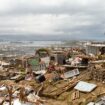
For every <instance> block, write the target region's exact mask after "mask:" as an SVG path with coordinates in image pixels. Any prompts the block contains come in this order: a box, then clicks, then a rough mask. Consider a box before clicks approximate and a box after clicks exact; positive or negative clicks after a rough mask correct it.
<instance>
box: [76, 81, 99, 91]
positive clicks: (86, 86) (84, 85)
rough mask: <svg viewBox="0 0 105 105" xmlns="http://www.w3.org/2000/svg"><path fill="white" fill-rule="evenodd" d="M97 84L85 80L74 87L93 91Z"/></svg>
mask: <svg viewBox="0 0 105 105" xmlns="http://www.w3.org/2000/svg"><path fill="white" fill-rule="evenodd" d="M96 87H97V85H95V84H92V83H87V82H84V81H80V82H79V83H78V84H77V85H76V86H75V87H74V89H76V90H79V91H82V92H91V91H92V90H93V89H95V88H96Z"/></svg>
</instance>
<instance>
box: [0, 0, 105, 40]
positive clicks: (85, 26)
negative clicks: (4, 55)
mask: <svg viewBox="0 0 105 105" xmlns="http://www.w3.org/2000/svg"><path fill="white" fill-rule="evenodd" d="M104 13H105V1H104V0H1V1H0V35H2V34H3V35H5V34H6V35H7V34H17V35H18V34H24V35H25V34H34V35H37V34H42V35H68V36H71V37H77V36H82V37H84V38H85V37H86V38H87V37H88V36H92V37H94V38H95V36H98V37H99V36H100V35H103V33H104V31H105V29H104V27H105V20H104V19H105V14H104Z"/></svg>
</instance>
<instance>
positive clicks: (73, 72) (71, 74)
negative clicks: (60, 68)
mask: <svg viewBox="0 0 105 105" xmlns="http://www.w3.org/2000/svg"><path fill="white" fill-rule="evenodd" d="M79 74H80V73H79V70H78V69H74V70H70V71H67V72H65V73H64V77H65V78H70V77H74V76H76V75H79Z"/></svg>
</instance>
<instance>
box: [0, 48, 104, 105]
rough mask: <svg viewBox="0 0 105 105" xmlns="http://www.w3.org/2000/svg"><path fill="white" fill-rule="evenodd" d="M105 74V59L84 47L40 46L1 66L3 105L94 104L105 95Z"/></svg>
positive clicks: (0, 83)
mask: <svg viewBox="0 0 105 105" xmlns="http://www.w3.org/2000/svg"><path fill="white" fill-rule="evenodd" d="M43 51H44V52H43ZM9 59H10V58H9ZM102 60H103V59H102ZM3 62H5V63H4V64H7V59H6V60H4V61H3ZM104 76H105V65H104V60H103V61H100V59H99V58H98V57H95V56H92V57H91V56H90V55H86V54H85V52H84V51H82V50H81V49H80V48H69V49H66V48H65V49H60V51H59V50H54V49H52V50H51V51H50V50H48V49H47V50H46V49H41V50H40V49H38V51H37V53H35V55H33V56H21V57H19V58H18V57H17V58H14V60H13V58H11V59H10V61H8V65H6V66H2V67H1V68H0V105H8V104H9V105H12V104H13V105H17V104H18V105H91V104H94V103H95V102H96V101H97V99H98V98H100V97H101V96H104V95H105V86H104V82H105V77H104ZM101 99H104V98H101Z"/></svg>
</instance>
